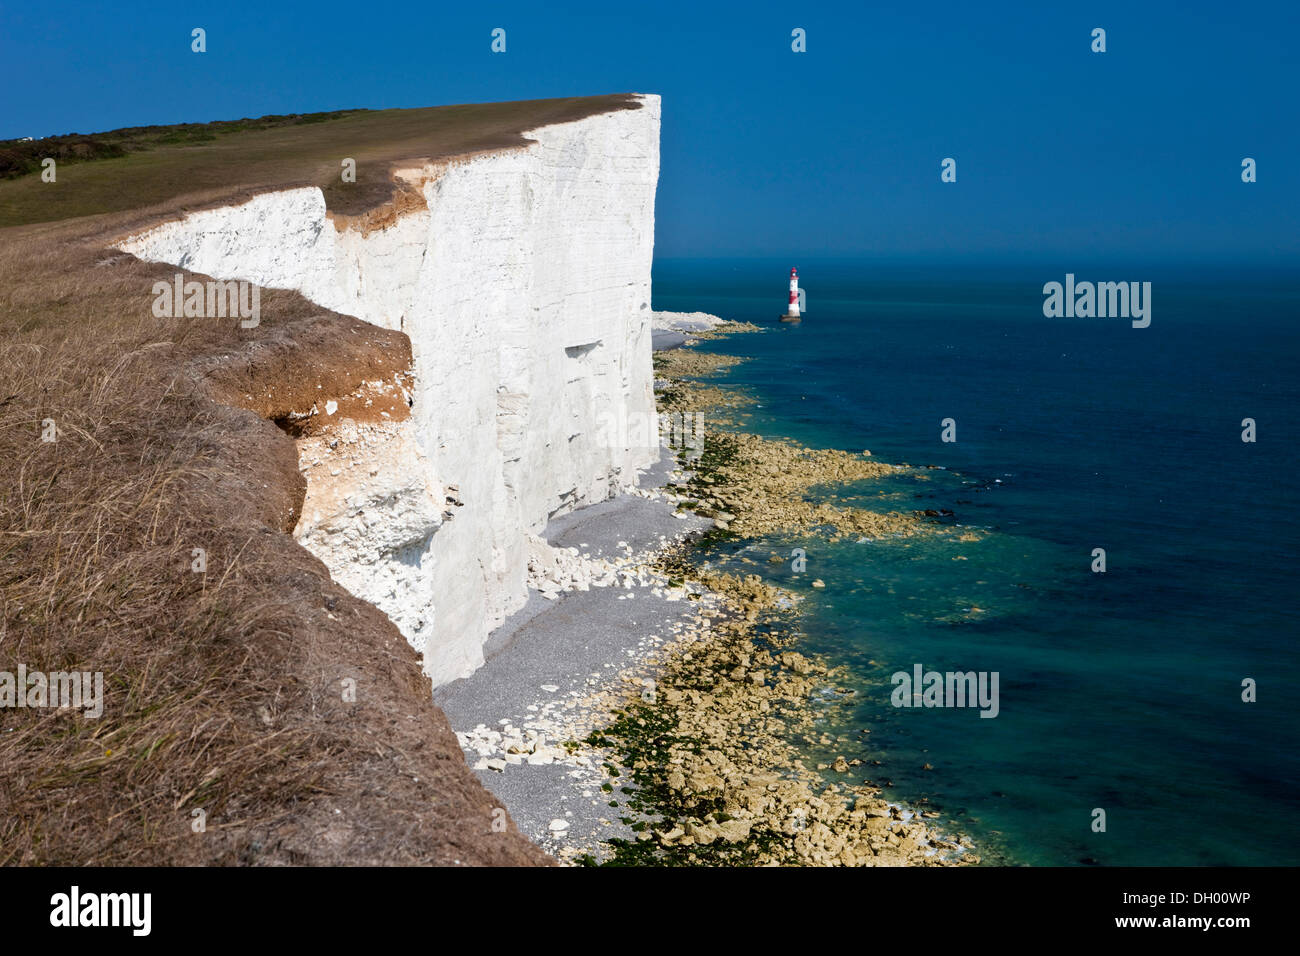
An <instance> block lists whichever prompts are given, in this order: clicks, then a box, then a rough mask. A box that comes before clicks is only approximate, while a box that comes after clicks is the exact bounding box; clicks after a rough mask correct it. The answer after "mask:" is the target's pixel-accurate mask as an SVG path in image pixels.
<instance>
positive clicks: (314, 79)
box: [0, 0, 1300, 268]
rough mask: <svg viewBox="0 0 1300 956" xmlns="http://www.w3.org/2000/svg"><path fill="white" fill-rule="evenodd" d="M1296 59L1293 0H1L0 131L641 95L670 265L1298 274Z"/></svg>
mask: <svg viewBox="0 0 1300 956" xmlns="http://www.w3.org/2000/svg"><path fill="white" fill-rule="evenodd" d="M196 26H201V27H203V28H204V29H206V31H207V42H208V52H207V53H205V54H203V55H198V54H194V53H191V52H190V30H191V29H192V28H193V27H196ZM494 27H502V28H504V29H505V30H506V31H507V34H506V35H507V51H506V52H505V53H504V54H494V53H492V52H491V50H490V43H491V36H490V33H491V30H492V29H493V28H494ZM795 27H801V28H803V29H804V30H806V31H807V46H808V51H807V52H806V53H802V54H797V53H793V52H792V51H791V48H790V44H791V39H790V34H791V30H792V29H793V28H795ZM1094 27H1103V28H1105V29H1106V31H1107V52H1106V53H1104V54H1097V53H1093V52H1092V51H1091V50H1090V44H1091V36H1090V34H1091V31H1092V29H1093V28H1094ZM1298 44H1300V5H1297V4H1296V3H1294V2H1262V3H1257V4H1227V3H1221V2H1220V3H1210V2H1179V3H1172V2H1170V3H1166V2H1153V3H1143V2H1135V0H1129V2H1124V3H1105V2H1102V3H1070V2H1044V3H1029V2H1024V3H1005V4H999V3H987V4H984V3H981V4H972V3H969V2H966V3H951V4H950V3H944V2H931V3H921V4H879V5H875V4H866V3H861V2H859V3H843V4H841V3H763V2H752V3H743V4H725V5H721V4H713V5H705V4H698V3H692V4H677V3H671V2H663V3H656V4H646V3H622V4H620V3H615V2H610V0H606V2H603V3H591V4H583V3H572V4H556V3H537V2H535V0H534V2H529V3H492V4H486V3H485V4H458V5H455V6H453V5H449V4H445V3H422V4H411V5H409V7H408V6H405V5H402V4H394V3H384V4H379V3H371V4H357V3H346V4H344V3H334V2H331V0H316V2H313V3H310V4H307V3H303V4H296V3H280V4H271V3H259V4H243V3H238V2H223V3H212V4H203V3H196V4H185V3H170V4H156V5H155V4H143V3H139V4H132V3H118V4H101V3H95V4H85V3H77V2H66V3H58V4H18V3H14V2H10V3H8V4H6V5H5V7H4V8H3V9H2V10H0V81H2V82H3V88H4V90H5V96H4V100H3V103H2V104H0V137H5V138H7V137H17V136H25V135H49V134H54V133H63V132H71V131H77V132H91V131H97V130H105V129H113V128H116V127H121V126H131V125H143V124H152V123H174V122H182V121H206V120H214V119H234V118H239V117H243V116H260V115H263V114H266V113H290V112H310V111H317V110H329V109H339V108H344V107H352V106H367V107H373V108H383V107H393V106H405V107H411V106H431V105H440V104H445V103H459V102H476V101H488V100H498V99H525V98H536V97H548V96H567V95H579V94H593V93H607V92H618V91H625V90H635V91H640V92H654V93H659V94H661V95H662V96H663V98H664V114H663V115H664V124H663V157H662V160H663V168H662V176H661V179H660V187H659V201H658V223H657V230H656V234H657V253H658V254H660V255H662V256H672V257H699V256H715V255H716V256H760V255H761V256H767V255H796V256H800V257H808V256H813V255H832V254H833V255H844V256H862V257H867V258H872V259H878V260H880V261H884V262H888V261H894V260H900V261H902V260H914V261H962V262H973V263H978V262H984V261H997V262H1004V263H1014V262H1017V261H1029V260H1033V261H1042V260H1051V261H1053V262H1067V263H1068V262H1075V261H1078V262H1080V263H1083V262H1094V261H1102V260H1107V261H1112V260H1113V261H1120V262H1123V261H1131V260H1142V261H1165V262H1217V263H1240V264H1242V265H1247V264H1258V265H1271V266H1284V267H1288V268H1289V267H1294V266H1296V265H1297V264H1298V263H1300V228H1298V227H1300V179H1298V178H1297V177H1298V176H1300V171H1298V170H1297V169H1296V164H1297V162H1300V130H1298V127H1300V123H1298V122H1297V116H1298V115H1300V111H1298V110H1297V108H1296V102H1295V97H1296V94H1297V90H1300V60H1298V55H1297V53H1296V48H1297V45H1298ZM1247 156H1249V157H1252V158H1254V159H1255V160H1256V161H1257V163H1258V177H1259V181H1258V182H1256V183H1254V184H1250V185H1247V184H1244V183H1242V182H1241V175H1240V172H1241V161H1242V158H1243V157H1247ZM944 157H953V158H955V159H956V160H957V182H956V183H953V184H945V183H941V182H940V178H939V174H940V162H941V160H942V159H943V158H944Z"/></svg>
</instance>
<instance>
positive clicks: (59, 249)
mask: <svg viewBox="0 0 1300 956" xmlns="http://www.w3.org/2000/svg"><path fill="white" fill-rule="evenodd" d="M412 112H413V111H412ZM374 115H382V114H374ZM515 115H516V117H518V116H520V115H523V114H522V113H519V112H518V111H516V114H515ZM460 122H461V125H462V126H464V123H465V121H464V118H463V117H462V118H461V121H460ZM312 128H313V129H315V128H319V127H312ZM402 130H405V127H402ZM402 130H399V133H398V134H395V135H396V142H397V143H398V145H396V146H391V151H392V152H393V153H394V154H396V153H400V152H402V151H403V150H404V149H406V145H404V144H405V143H406V140H405V139H403V138H402V136H404V135H405V133H403V132H402ZM489 132H490V133H491V135H492V136H501V135H504V134H503V133H502V131H501V130H500V129H498V128H495V127H493V128H492V129H491V130H489ZM241 135H244V134H241ZM247 135H253V134H247ZM457 142H463V140H457ZM381 145H382V144H381ZM425 145H426V146H427V145H428V142H427V141H426V143H425ZM372 148H376V149H379V148H380V146H374V147H372ZM440 148H442V147H440ZM446 148H450V147H446ZM157 152H162V151H161V150H160V151H157ZM108 162H117V161H116V160H111V161H108ZM99 165H100V164H99V163H94V162H88V163H85V164H82V165H81V166H79V167H75V168H78V169H91V168H93V167H96V166H99ZM290 165H292V164H290ZM13 185H14V184H12V183H4V184H0V187H3V188H9V187H11V186H13ZM197 185H198V186H199V187H201V188H202V189H204V190H205V192H204V193H203V194H202V196H203V198H204V200H205V201H210V200H211V199H212V198H213V196H215V195H216V194H218V193H220V192H221V191H222V190H223V189H224V190H225V191H227V192H229V191H232V190H236V189H245V188H246V186H247V181H243V182H238V183H232V184H230V185H229V186H224V187H221V188H219V189H218V188H214V187H213V186H212V184H211V183H210V182H206V181H205V182H200V183H198V184H197ZM12 195H13V194H10V199H11V200H12ZM193 201H196V200H195V197H194V195H192V194H191V195H183V196H179V197H177V198H176V199H175V201H174V202H169V203H167V204H165V205H162V206H157V207H154V208H150V209H144V210H140V209H134V208H133V209H132V211H130V212H127V213H123V214H118V215H112V216H98V217H95V218H92V219H75V220H71V221H69V222H67V223H63V224H59V225H51V224H45V225H26V226H21V227H13V228H8V229H4V230H0V342H3V345H0V612H2V613H3V624H2V625H0V627H2V630H0V670H8V671H11V672H12V671H15V670H16V669H17V664H18V663H19V662H22V663H24V664H25V665H26V666H27V668H28V669H29V670H40V671H47V672H48V671H59V670H73V669H75V670H82V671H102V672H103V674H104V681H105V697H106V703H105V709H104V714H103V716H102V717H100V718H98V719H86V718H84V717H83V716H81V714H80V713H77V712H73V713H68V712H59V711H54V710H48V709H45V710H43V709H21V710H20V709H0V766H3V767H4V770H5V772H4V774H3V775H0V863H6V864H15V863H18V864H37V863H39V864H66V865H77V864H89V863H98V864H139V863H152V864H159V863H161V864H176V863H221V864H231V863H253V864H257V863H262V864H282V863H327V864H340V863H456V862H459V863H480V864H481V863H513V864H517V863H538V862H545V861H546V858H545V857H544V856H543V855H542V854H541V852H540V851H539V850H537V849H536V848H535V847H533V846H532V845H531V844H529V843H528V842H527V841H526V840H525V839H524V838H523V837H522V836H520V835H519V834H518V832H517V831H516V830H515V829H514V827H513V824H511V825H510V828H509V829H508V830H507V831H505V832H494V828H493V822H494V821H493V810H494V809H495V806H494V804H495V801H494V800H493V798H492V797H491V795H490V794H488V792H487V791H486V790H484V789H483V788H482V787H481V786H480V785H479V784H478V782H477V780H476V779H475V778H474V777H473V775H472V774H471V773H470V772H469V770H468V769H467V767H466V765H465V762H464V759H463V756H462V754H461V752H460V749H459V747H458V746H457V744H456V741H455V738H454V736H453V735H452V734H451V732H450V728H449V727H448V726H447V723H446V719H445V718H444V717H443V716H442V714H441V712H440V711H438V710H437V709H436V708H435V707H434V706H433V704H432V702H431V699H430V692H429V686H428V681H427V680H426V679H425V678H424V676H423V675H422V673H421V672H420V669H419V665H418V662H417V660H416V656H415V654H414V652H413V651H412V650H411V648H410V647H409V645H407V643H406V642H405V640H404V639H403V638H402V637H401V635H400V634H399V633H398V631H397V630H396V628H395V627H394V626H393V625H392V623H391V622H390V621H388V619H387V618H385V617H384V616H383V615H382V614H380V612H379V611H378V610H376V609H375V608H374V607H372V606H371V605H369V604H366V603H365V602H362V601H359V600H356V599H355V598H353V597H351V596H350V595H349V594H348V593H347V592H345V591H344V590H343V589H341V588H339V587H338V586H336V585H335V584H334V583H333V582H332V581H331V580H330V578H329V575H328V572H327V571H326V569H325V568H324V566H323V565H321V564H320V562H319V561H317V560H316V559H315V558H314V557H312V556H311V555H309V554H308V553H307V552H306V551H304V550H303V549H302V548H300V547H299V546H298V545H297V544H296V543H295V542H294V540H293V538H292V537H291V535H290V533H289V532H291V531H292V529H293V527H294V524H295V522H296V521H297V517H298V513H299V509H300V507H301V503H302V495H303V483H302V479H301V476H300V475H299V473H298V464H297V458H296V452H295V449H294V446H293V443H292V441H291V440H290V439H289V438H288V437H287V436H286V435H284V434H283V432H281V431H280V429H278V428H277V427H276V426H275V425H274V424H273V423H272V421H270V420H269V419H271V418H275V417H276V415H277V410H279V411H278V413H279V414H283V410H284V409H286V408H292V407H293V406H294V405H295V403H296V402H297V401H299V398H300V396H299V393H301V394H303V395H306V394H316V395H319V394H330V393H331V392H336V391H338V390H346V389H350V388H355V387H357V386H358V385H359V384H360V382H361V381H362V380H363V379H365V378H373V377H376V376H377V375H380V374H382V375H388V374H391V373H392V372H393V371H394V370H400V369H401V368H403V367H404V366H405V365H406V364H408V363H409V359H410V352H409V342H408V341H407V340H406V338H405V336H403V335H401V334H400V333H394V332H386V331H382V330H379V329H375V328H374V327H372V326H369V325H366V324H365V323H361V322H358V321H356V320H353V319H349V318H347V317H343V316H339V315H336V314H334V313H329V312H323V311H322V310H320V309H318V308H317V307H315V306H313V305H312V304H311V303H308V302H306V301H305V300H303V299H302V298H301V297H300V296H297V295H296V294H290V293H285V292H274V291H269V290H264V292H263V295H262V323H261V325H260V326H259V327H258V328H256V329H247V330H246V329H241V328H240V327H239V323H238V320H237V319H231V320H218V319H214V320H196V319H158V318H155V317H153V315H152V314H151V308H150V306H151V303H152V295H151V289H152V286H153V282H154V281H155V280H157V279H158V278H166V277H168V276H170V275H171V274H172V273H173V272H174V271H175V270H174V269H172V268H171V267H165V266H151V265H146V264H143V263H140V262H138V261H136V260H135V259H133V258H131V257H129V256H123V255H120V254H116V253H114V252H113V251H112V250H111V249H110V248H108V242H109V241H110V240H111V238H113V237H115V236H119V235H122V234H124V233H125V232H127V231H129V230H131V229H134V228H137V227H138V226H139V225H140V224H141V223H144V222H148V221H155V220H157V219H159V218H162V217H164V216H167V215H173V214H175V211H176V210H177V209H179V208H180V207H181V206H182V205H184V204H187V203H190V202H193ZM18 205H19V206H21V205H22V204H21V202H20V203H18ZM7 208H8V210H9V214H10V215H13V210H14V208H15V206H14V205H13V203H12V201H11V203H10V205H9V206H8V207H7ZM285 382H290V383H293V385H295V386H296V387H284V383H285ZM277 383H279V384H280V385H281V386H282V387H281V388H280V390H279V391H278V392H277V391H276V390H275V389H274V388H272V387H271V386H273V385H275V384H277ZM318 384H320V385H322V386H323V388H324V389H325V391H323V392H320V391H317V390H316V385H318ZM244 395H251V396H255V398H253V399H252V400H242V399H241V396H244ZM241 404H242V405H245V406H247V407H242V408H241V407H236V406H237V405H241ZM47 419H52V420H53V421H54V422H55V423H56V426H57V429H58V438H57V441H54V442H52V443H48V442H43V441H42V440H41V433H42V423H43V422H44V421H45V420H47ZM194 548H203V549H204V550H205V551H206V555H207V571H206V573H196V572H194V571H192V570H191V560H192V558H191V553H192V549H194ZM348 677H350V678H353V679H355V680H356V682H357V702H356V703H346V702H344V700H343V695H342V693H341V686H342V685H341V681H342V680H343V679H344V678H348ZM195 809H202V810H204V811H205V812H206V814H207V832H206V833H203V834H196V833H194V832H193V831H192V829H191V821H192V816H191V811H193V810H195Z"/></svg>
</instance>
